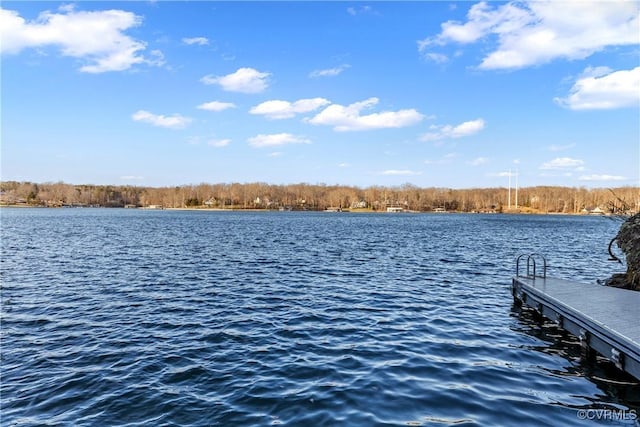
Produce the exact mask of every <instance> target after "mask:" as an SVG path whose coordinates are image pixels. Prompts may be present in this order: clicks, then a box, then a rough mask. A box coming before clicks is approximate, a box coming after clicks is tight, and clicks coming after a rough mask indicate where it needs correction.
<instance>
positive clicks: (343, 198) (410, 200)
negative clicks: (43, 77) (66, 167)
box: [0, 181, 640, 213]
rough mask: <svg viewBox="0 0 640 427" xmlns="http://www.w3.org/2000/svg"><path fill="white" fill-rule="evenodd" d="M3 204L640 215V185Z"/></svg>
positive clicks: (29, 189) (120, 195) (290, 189)
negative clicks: (633, 213)
mask: <svg viewBox="0 0 640 427" xmlns="http://www.w3.org/2000/svg"><path fill="white" fill-rule="evenodd" d="M0 204H2V205H27V206H49V207H61V206H96V207H97V206H100V207H149V206H155V207H162V208H210V209H265V210H268V209H292V210H325V209H327V208H341V209H369V210H374V211H384V210H386V209H387V208H388V207H399V208H402V209H404V210H410V211H418V212H429V211H434V210H436V211H442V210H446V211H457V212H504V211H506V210H509V209H511V210H518V211H521V212H540V213H547V212H548V213H581V212H587V211H592V210H594V209H596V208H598V210H601V211H603V212H605V213H629V212H638V211H640V188H639V187H619V188H611V189H604V188H592V189H587V188H584V187H579V188H577V187H557V186H536V187H525V188H520V189H518V192H517V193H516V191H515V189H513V188H512V189H511V191H509V189H507V188H503V187H499V188H472V189H450V188H434V187H429V188H421V187H417V186H414V185H411V184H404V185H401V186H397V187H383V186H371V187H367V188H360V187H353V186H345V185H326V184H306V183H301V184H286V185H275V184H267V183H262V182H256V183H245V184H241V183H229V184H205V183H203V184H197V185H182V186H176V187H141V186H130V185H74V184H67V183H63V182H57V183H40V184H38V183H32V182H17V181H3V182H0Z"/></svg>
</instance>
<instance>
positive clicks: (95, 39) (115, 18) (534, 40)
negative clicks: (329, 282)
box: [0, 0, 640, 188]
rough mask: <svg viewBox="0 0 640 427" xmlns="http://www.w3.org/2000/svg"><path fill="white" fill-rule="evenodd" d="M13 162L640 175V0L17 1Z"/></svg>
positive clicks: (184, 173)
mask: <svg viewBox="0 0 640 427" xmlns="http://www.w3.org/2000/svg"><path fill="white" fill-rule="evenodd" d="M0 42H1V43H0V52H1V61H2V62H1V68H0V73H1V119H2V130H1V138H2V140H1V169H0V178H1V179H2V180H4V181H8V180H15V181H31V182H40V183H43V182H58V181H63V182H66V183H72V184H112V185H136V186H178V185H188V184H199V183H233V182H238V183H251V182H265V183H269V184H293V183H309V184H327V185H334V184H339V185H352V186H358V187H363V188H364V187H370V186H377V185H381V186H398V185H403V184H412V185H415V186H419V187H445V188H485V187H506V186H507V185H508V184H509V182H511V185H512V186H515V185H516V183H517V184H518V185H519V186H537V185H557V186H570V187H587V188H601V187H620V186H638V185H640V2H636V1H615V0H613V1H611V0H610V1H600V2H587V1H577V0H572V1H535V2H527V1H518V2H494V1H491V2H474V1H464V2H449V1H422V2H420V1H413V2H378V1H374V2H370V3H367V2H361V1H359V2H337V1H336V2H268V1H263V2H207V1H195V2H165V1H147V2H142V1H141V2H96V1H91V2H77V3H69V2H65V3H58V2H51V1H48V2H16V1H4V2H3V3H2V6H1V8H0Z"/></svg>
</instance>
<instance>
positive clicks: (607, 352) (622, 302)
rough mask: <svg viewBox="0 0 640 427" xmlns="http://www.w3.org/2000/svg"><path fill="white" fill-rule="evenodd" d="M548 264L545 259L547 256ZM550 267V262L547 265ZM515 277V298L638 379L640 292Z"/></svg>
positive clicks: (537, 278)
mask: <svg viewBox="0 0 640 427" xmlns="http://www.w3.org/2000/svg"><path fill="white" fill-rule="evenodd" d="M545 264H546V261H545ZM545 270H546V265H545ZM528 273H530V269H529V266H527V275H525V276H522V275H519V274H518V272H517V269H516V276H515V277H514V278H513V282H512V293H513V298H514V300H515V301H516V302H517V303H522V304H524V305H527V306H529V307H532V308H534V309H535V310H537V311H538V313H539V314H541V315H543V316H544V317H546V318H548V319H550V320H552V321H556V322H557V323H558V325H559V326H560V327H561V328H563V329H565V330H567V331H569V332H570V333H572V334H573V335H575V336H577V337H578V338H579V339H580V344H581V346H582V348H583V350H585V351H589V350H591V349H593V350H595V351H597V352H598V353H600V354H601V355H602V356H604V357H606V358H607V359H609V360H610V361H612V362H613V363H614V364H615V365H616V366H617V367H618V368H620V369H622V370H624V371H626V372H628V373H629V374H631V375H633V376H634V377H636V378H638V379H640V292H637V291H630V290H627V289H618V288H612V287H608V286H602V285H599V284H597V283H593V284H588V283H579V282H574V281H570V280H563V279H556V278H550V277H546V271H545V274H544V276H536V274H535V263H534V267H533V274H531V275H529V274H528Z"/></svg>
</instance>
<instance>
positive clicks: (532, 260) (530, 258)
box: [516, 252, 547, 280]
mask: <svg viewBox="0 0 640 427" xmlns="http://www.w3.org/2000/svg"><path fill="white" fill-rule="evenodd" d="M525 258H526V260H527V274H526V275H524V276H523V275H521V274H520V261H521V260H523V259H525ZM536 259H538V260H542V274H536ZM516 277H527V278H529V279H533V280H535V279H536V277H539V278H541V279H546V278H547V259H546V258H545V257H544V256H542V255H540V254H538V253H535V252H534V253H531V254H522V255H519V256H518V258H516Z"/></svg>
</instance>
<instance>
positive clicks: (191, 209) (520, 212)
mask: <svg viewBox="0 0 640 427" xmlns="http://www.w3.org/2000/svg"><path fill="white" fill-rule="evenodd" d="M2 208H16V209H56V210H57V209H131V210H141V211H189V212H265V213H273V212H283V213H287V212H321V213H327V214H329V213H332V214H341V213H355V214H364V213H371V214H388V215H402V214H430V215H450V214H471V215H472V214H478V215H501V214H504V215H555V216H592V217H608V216H613V214H610V213H585V212H577V213H576V212H541V211H533V210H531V209H525V210H515V209H511V210H508V209H505V210H503V211H502V212H497V211H496V212H465V211H444V212H435V211H415V210H404V211H401V212H388V211H385V210H373V209H344V210H342V211H339V212H335V211H329V210H313V209H306V210H303V209H291V210H284V211H283V210H279V209H256V208H246V209H245V208H224V209H223V208H199V207H185V208H149V207H135V208H125V207H121V206H116V207H111V206H40V205H24V204H14V205H7V204H1V205H0V209H2Z"/></svg>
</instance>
